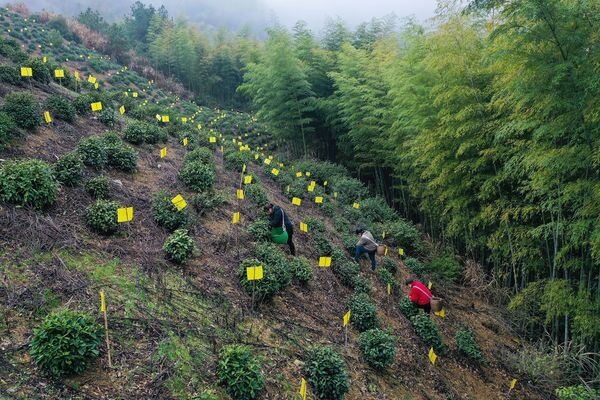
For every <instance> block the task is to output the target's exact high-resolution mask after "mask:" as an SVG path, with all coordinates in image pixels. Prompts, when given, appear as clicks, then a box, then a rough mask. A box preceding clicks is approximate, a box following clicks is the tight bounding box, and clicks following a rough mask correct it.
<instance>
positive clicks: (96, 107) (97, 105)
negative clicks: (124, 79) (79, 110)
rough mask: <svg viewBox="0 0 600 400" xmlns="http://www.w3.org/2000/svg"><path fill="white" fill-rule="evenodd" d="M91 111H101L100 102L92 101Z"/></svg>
mask: <svg viewBox="0 0 600 400" xmlns="http://www.w3.org/2000/svg"><path fill="white" fill-rule="evenodd" d="M91 107H92V111H102V102H100V101H99V102H97V103H92V104H91Z"/></svg>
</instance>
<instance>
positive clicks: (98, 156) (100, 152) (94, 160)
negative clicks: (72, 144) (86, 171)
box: [77, 136, 108, 169]
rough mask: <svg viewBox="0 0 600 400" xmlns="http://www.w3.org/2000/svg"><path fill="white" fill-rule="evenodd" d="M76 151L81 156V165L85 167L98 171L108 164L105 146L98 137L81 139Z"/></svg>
mask: <svg viewBox="0 0 600 400" xmlns="http://www.w3.org/2000/svg"><path fill="white" fill-rule="evenodd" d="M77 151H78V152H79V154H80V155H81V158H82V160H83V163H84V164H85V165H87V166H90V167H93V168H96V169H99V168H102V167H104V166H105V165H106V164H107V163H108V153H107V151H106V144H105V143H104V141H103V140H102V138H100V137H98V136H89V137H86V138H83V139H81V140H80V141H79V143H78V144H77Z"/></svg>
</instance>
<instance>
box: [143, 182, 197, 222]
mask: <svg viewBox="0 0 600 400" xmlns="http://www.w3.org/2000/svg"><path fill="white" fill-rule="evenodd" d="M173 197H175V196H172V195H170V194H169V193H167V192H166V191H164V190H161V191H160V192H158V193H156V194H155V195H154V197H153V198H152V215H153V216H154V221H156V223H157V224H158V225H160V226H162V227H165V228H167V229H168V230H169V231H174V230H176V229H179V228H184V227H186V226H188V225H190V224H191V223H192V217H191V215H190V213H189V211H188V208H187V207H186V208H184V209H183V210H181V211H178V210H177V207H175V205H174V204H173V203H172V202H171V199H172V198H173Z"/></svg>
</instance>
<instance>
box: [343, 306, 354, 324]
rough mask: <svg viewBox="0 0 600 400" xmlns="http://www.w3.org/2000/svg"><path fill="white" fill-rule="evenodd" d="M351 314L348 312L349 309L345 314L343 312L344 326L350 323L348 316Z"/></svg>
mask: <svg viewBox="0 0 600 400" xmlns="http://www.w3.org/2000/svg"><path fill="white" fill-rule="evenodd" d="M351 315H352V314H351V313H350V310H348V312H347V313H346V314H344V326H347V325H348V324H349V323H350V316H351Z"/></svg>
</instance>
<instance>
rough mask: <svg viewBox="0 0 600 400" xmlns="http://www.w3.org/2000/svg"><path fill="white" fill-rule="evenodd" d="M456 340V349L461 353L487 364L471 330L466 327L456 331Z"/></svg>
mask: <svg viewBox="0 0 600 400" xmlns="http://www.w3.org/2000/svg"><path fill="white" fill-rule="evenodd" d="M454 339H455V340H456V348H457V349H458V351H459V352H460V353H462V354H464V355H465V356H467V357H468V358H470V359H472V360H475V361H477V362H479V363H483V362H485V358H484V357H483V353H482V352H481V349H480V348H479V346H478V345H477V342H476V341H475V335H474V334H473V331H472V330H471V329H469V328H466V327H465V328H461V329H459V330H458V331H456V335H455V336H454Z"/></svg>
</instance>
